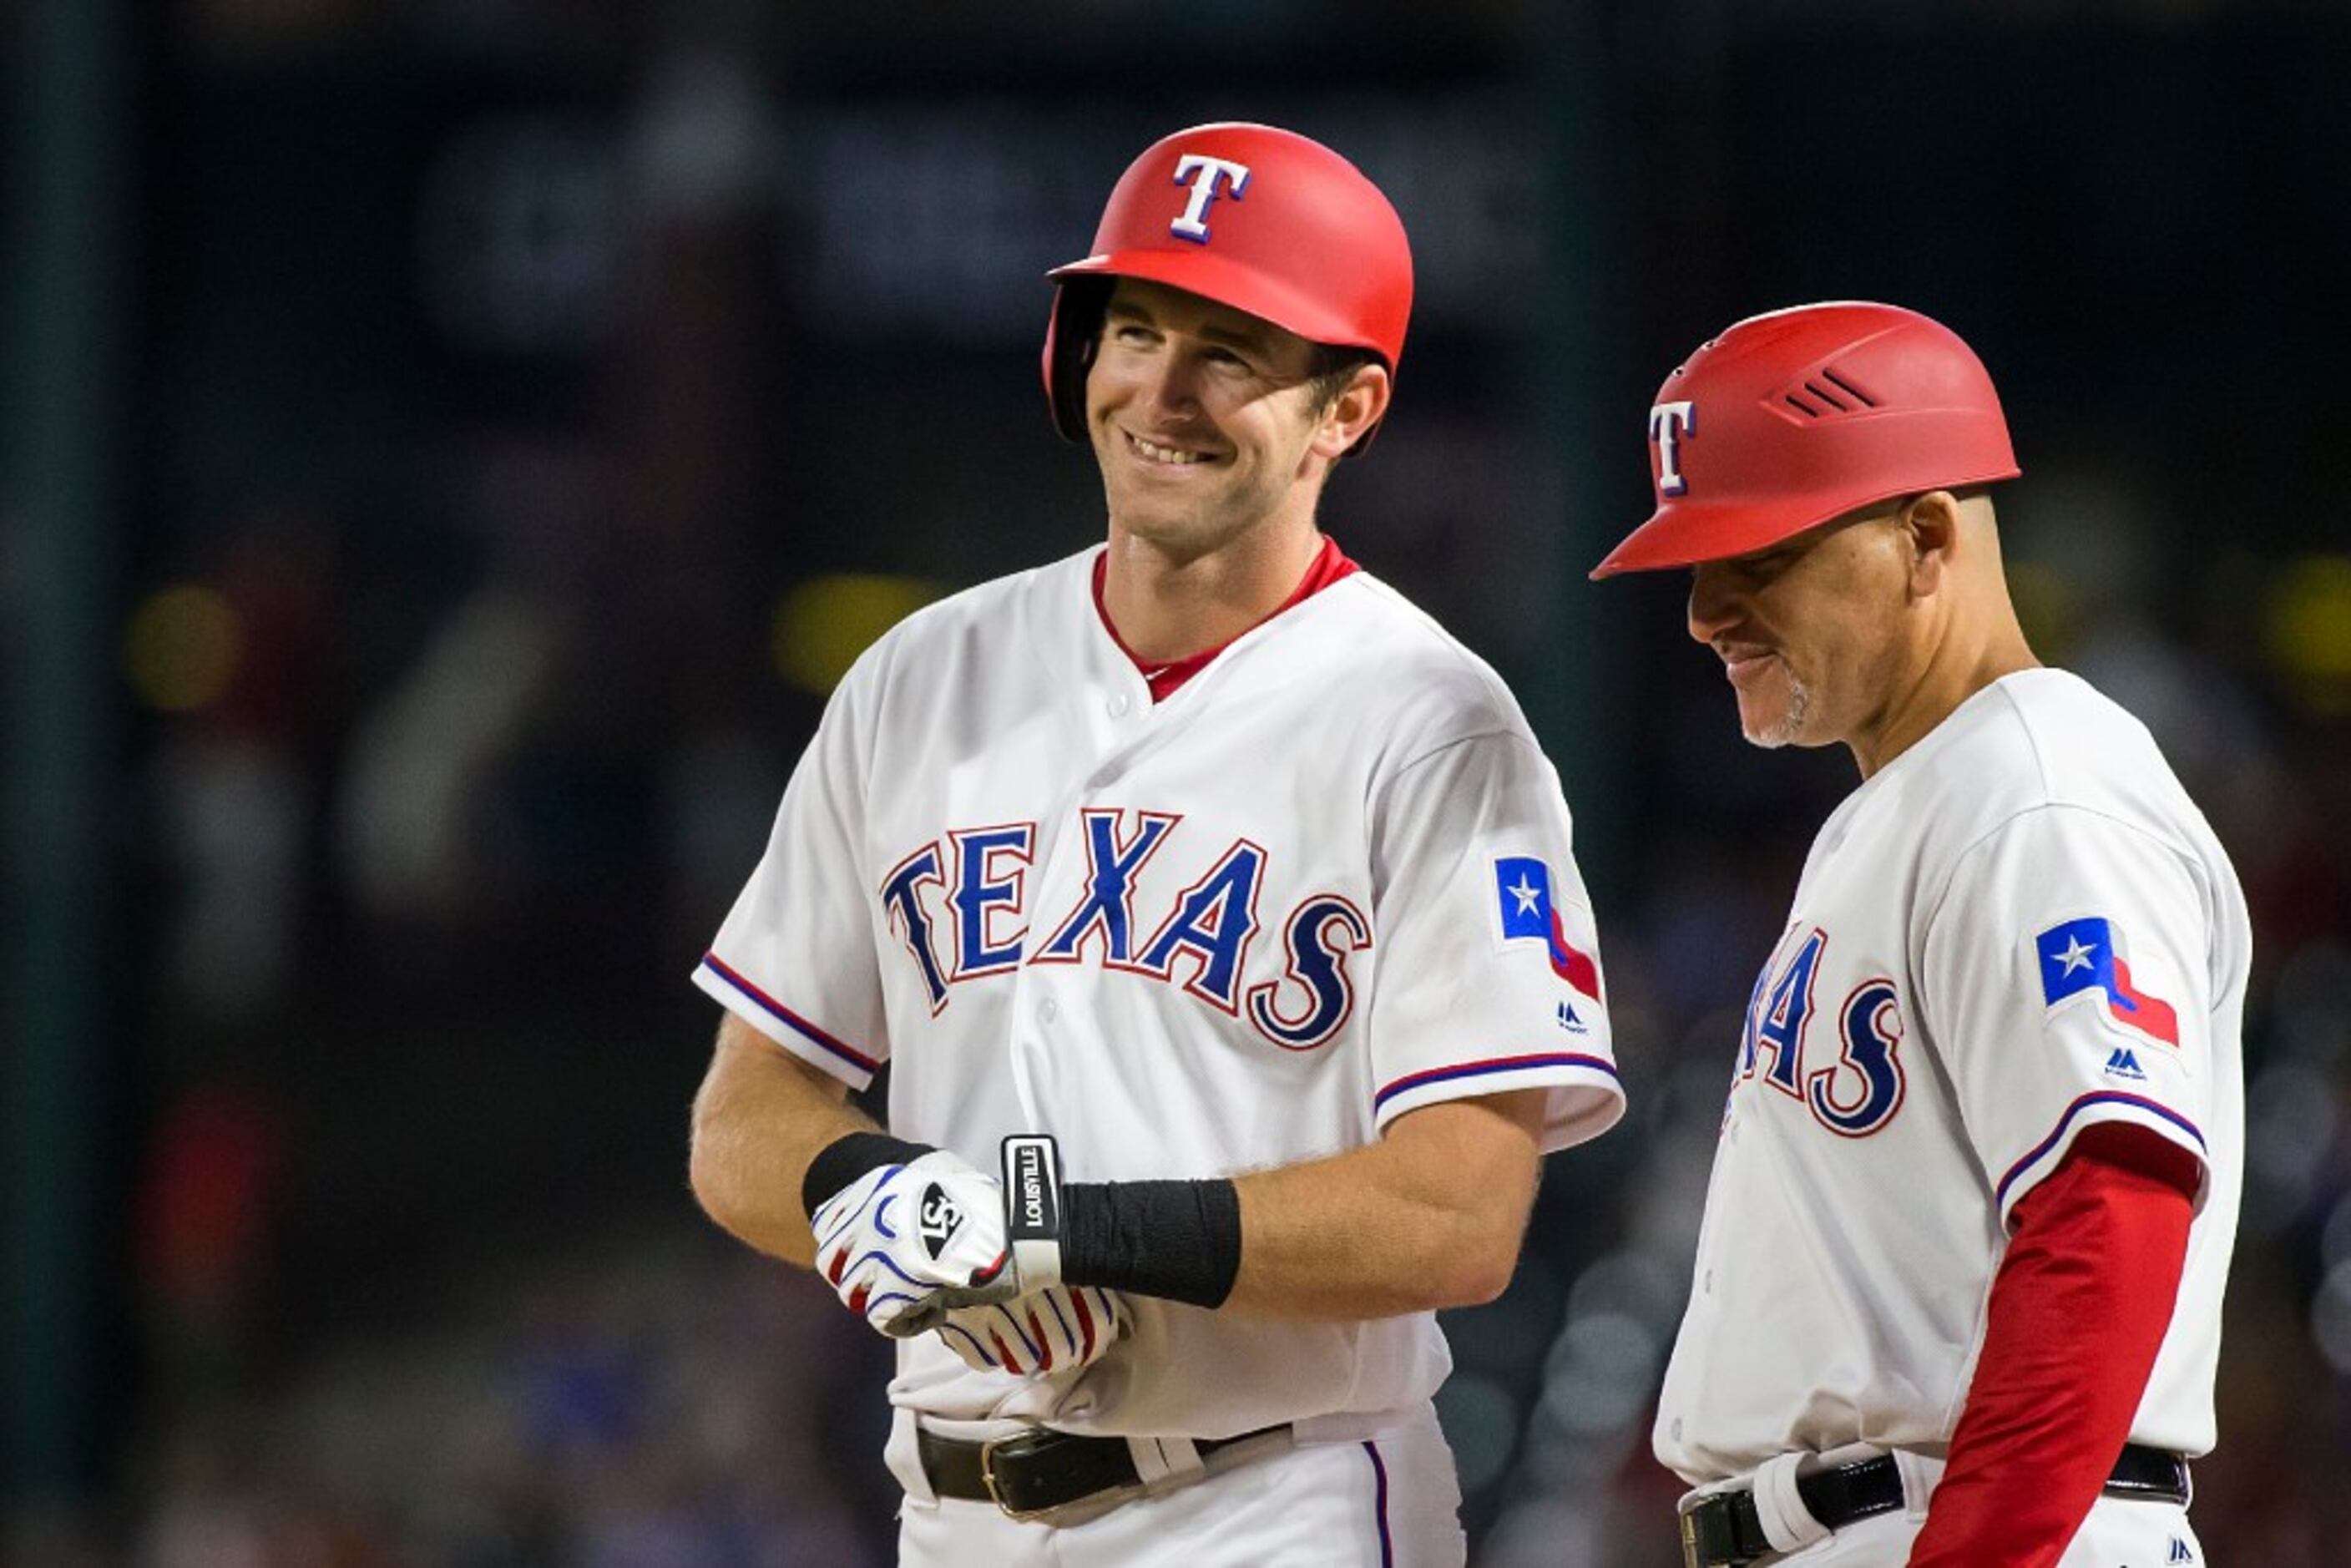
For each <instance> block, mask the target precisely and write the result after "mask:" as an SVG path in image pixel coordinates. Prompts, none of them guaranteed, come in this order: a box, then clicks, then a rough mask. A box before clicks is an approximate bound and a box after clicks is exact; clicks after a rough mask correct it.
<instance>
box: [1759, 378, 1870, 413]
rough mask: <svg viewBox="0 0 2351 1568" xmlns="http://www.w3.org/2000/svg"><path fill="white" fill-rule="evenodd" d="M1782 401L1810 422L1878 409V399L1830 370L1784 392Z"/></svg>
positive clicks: (1781, 395) (1806, 379)
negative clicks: (1835, 415) (1811, 420)
mask: <svg viewBox="0 0 2351 1568" xmlns="http://www.w3.org/2000/svg"><path fill="white" fill-rule="evenodd" d="M1780 397H1781V401H1782V402H1785V403H1786V404H1787V405H1788V406H1789V407H1790V408H1792V409H1794V410H1795V411H1796V412H1797V413H1801V414H1802V415H1803V416H1804V417H1805V418H1806V419H1827V418H1829V417H1831V416H1832V415H1834V414H1840V413H1860V412H1861V411H1862V410H1863V409H1868V408H1876V406H1877V400H1876V398H1874V397H1871V396H1870V395H1869V394H1868V393H1867V392H1864V391H1862V390H1861V389H1860V388H1859V387H1857V386H1855V385H1854V384H1853V383H1852V382H1849V381H1847V380H1845V379H1844V377H1843V376H1841V375H1839V374H1837V373H1836V372H1835V371H1830V370H1823V371H1821V372H1820V373H1819V374H1817V375H1813V376H1808V377H1806V378H1805V379H1804V380H1803V382H1802V383H1800V384H1799V385H1796V386H1793V387H1791V388H1789V389H1788V390H1787V391H1786V392H1782V393H1781V394H1780Z"/></svg>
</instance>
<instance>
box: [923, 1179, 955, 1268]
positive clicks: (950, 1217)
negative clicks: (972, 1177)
mask: <svg viewBox="0 0 2351 1568" xmlns="http://www.w3.org/2000/svg"><path fill="white" fill-rule="evenodd" d="M915 1228H916V1230H917V1231H918V1232H919V1233H920V1234H921V1236H922V1238H923V1249H924V1250H925V1251H926V1252H928V1253H929V1254H930V1255H931V1258H932V1260H934V1261H936V1260H937V1259H938V1255H939V1254H940V1253H942V1252H944V1251H946V1248H947V1243H948V1242H950V1241H952V1240H954V1239H955V1233H956V1231H957V1230H960V1229H961V1228H963V1209H962V1208H961V1207H959V1206H958V1205H957V1204H956V1200H955V1199H953V1198H951V1197H948V1196H947V1195H946V1192H945V1191H944V1190H943V1189H942V1188H941V1187H940V1186H939V1185H938V1184H937V1183H936V1182H933V1183H932V1184H931V1185H930V1186H926V1187H925V1188H924V1189H923V1207H921V1208H920V1209H919V1210H917V1211H916V1213H915Z"/></svg>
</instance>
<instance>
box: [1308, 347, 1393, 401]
mask: <svg viewBox="0 0 2351 1568" xmlns="http://www.w3.org/2000/svg"><path fill="white" fill-rule="evenodd" d="M1377 357H1378V356H1377V355H1375V354H1374V353H1373V352H1372V351H1371V350H1369V349H1342V348H1339V347H1336V346H1334V345H1332V344H1330V343H1317V344H1315V345H1314V357H1313V358H1312V359H1311V360H1310V361H1307V365H1306V387H1307V392H1308V394H1309V395H1310V396H1311V398H1312V399H1313V402H1314V412H1315V413H1322V412H1324V411H1325V410H1327V409H1328V408H1330V406H1331V405H1332V403H1334V402H1338V401H1339V395H1340V394H1341V393H1342V392H1345V391H1346V390H1347V388H1348V387H1349V386H1351V385H1352V384H1353V382H1354V380H1355V372H1356V371H1360V370H1362V369H1363V368H1364V366H1365V365H1368V364H1370V363H1371V362H1372V361H1374V359H1376V358H1377Z"/></svg>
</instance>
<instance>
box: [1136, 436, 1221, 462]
mask: <svg viewBox="0 0 2351 1568" xmlns="http://www.w3.org/2000/svg"><path fill="white" fill-rule="evenodd" d="M1127 439H1128V440H1129V441H1132V442H1134V449H1135V450H1136V451H1137V452H1140V453H1142V454H1143V455H1144V456H1145V457H1148V458H1150V459H1151V460H1152V461H1153V462H1154V463H1197V462H1199V461H1200V460H1201V459H1202V457H1203V454H1201V453H1197V452H1178V451H1176V450H1175V448H1174V447H1172V446H1162V445H1160V444H1158V443H1157V442H1155V441H1145V440H1144V439H1143V437H1141V436H1140V435H1129V436H1128V437H1127Z"/></svg>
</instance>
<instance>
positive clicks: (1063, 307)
mask: <svg viewBox="0 0 2351 1568" xmlns="http://www.w3.org/2000/svg"><path fill="white" fill-rule="evenodd" d="M1058 287H1059V292H1058V293H1057V294H1056V295H1055V296H1054V298H1053V319H1052V321H1051V323H1050V325H1049V326H1048V327H1047V329H1046V331H1045V396H1046V400H1047V401H1048V402H1050V404H1051V405H1052V410H1053V428H1054V429H1056V430H1058V431H1060V432H1061V437H1062V439H1063V440H1065V441H1074V442H1079V443H1081V444H1082V443H1083V442H1084V441H1085V439H1086V372H1087V371H1090V370H1092V368H1093V362H1094V355H1095V353H1096V352H1097V351H1098V350H1100V349H1101V347H1102V312H1103V311H1104V309H1106V308H1108V306H1109V304H1110V292H1111V289H1112V287H1113V279H1111V278H1108V277H1071V278H1065V279H1063V280H1062V281H1061V284H1060V285H1059V286H1058Z"/></svg>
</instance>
